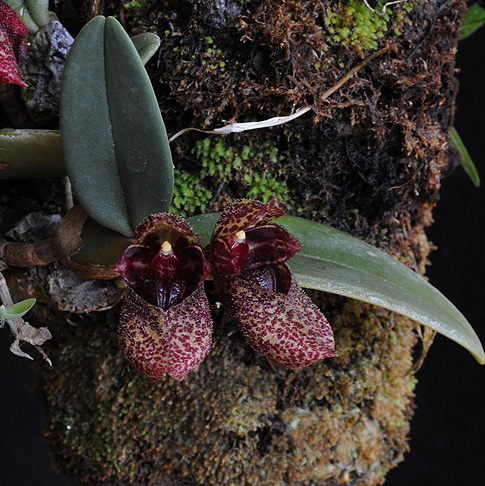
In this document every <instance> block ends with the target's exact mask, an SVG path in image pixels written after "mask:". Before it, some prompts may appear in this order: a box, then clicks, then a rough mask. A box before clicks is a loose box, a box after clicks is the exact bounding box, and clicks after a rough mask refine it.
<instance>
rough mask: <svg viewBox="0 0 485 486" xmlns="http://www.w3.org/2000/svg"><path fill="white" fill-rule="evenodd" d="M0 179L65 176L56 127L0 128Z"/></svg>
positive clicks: (59, 139)
mask: <svg viewBox="0 0 485 486" xmlns="http://www.w3.org/2000/svg"><path fill="white" fill-rule="evenodd" d="M0 162H2V163H4V164H6V166H5V167H3V168H1V169H0V179H22V178H29V179H31V178H34V177H59V176H63V175H66V168H65V166H64V157H63V155H62V148H61V135H60V133H59V132H58V131H55V130H29V129H18V130H14V129H11V128H5V129H3V130H0Z"/></svg>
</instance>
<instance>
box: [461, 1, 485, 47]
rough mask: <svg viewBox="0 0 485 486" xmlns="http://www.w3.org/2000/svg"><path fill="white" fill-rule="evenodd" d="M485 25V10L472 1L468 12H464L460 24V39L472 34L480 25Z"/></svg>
mask: <svg viewBox="0 0 485 486" xmlns="http://www.w3.org/2000/svg"><path fill="white" fill-rule="evenodd" d="M483 25H485V10H484V9H483V7H480V6H479V5H478V4H476V3H474V4H473V5H472V6H471V7H470V10H468V12H466V13H465V16H464V17H463V21H462V22H461V26H460V40H463V39H466V38H467V37H469V36H471V35H472V34H474V33H475V32H476V31H477V30H478V29H479V28H480V27H482V26H483Z"/></svg>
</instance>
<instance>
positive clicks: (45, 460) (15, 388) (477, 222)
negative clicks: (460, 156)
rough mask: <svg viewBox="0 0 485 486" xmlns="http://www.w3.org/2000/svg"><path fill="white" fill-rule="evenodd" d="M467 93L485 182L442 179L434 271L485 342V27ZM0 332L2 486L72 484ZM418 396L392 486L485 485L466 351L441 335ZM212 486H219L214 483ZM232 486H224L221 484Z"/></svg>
mask: <svg viewBox="0 0 485 486" xmlns="http://www.w3.org/2000/svg"><path fill="white" fill-rule="evenodd" d="M458 66H459V67H460V68H461V72H460V74H459V79H460V93H459V96H458V103H457V104H458V111H457V114H456V123H455V126H456V128H457V130H458V132H459V133H460V135H461V137H462V139H463V141H464V143H465V145H466V146H467V148H468V150H469V152H470V154H471V156H472V159H473V160H474V162H475V164H476V166H477V168H478V171H479V172H480V174H481V176H482V180H483V185H482V187H480V188H478V189H476V188H475V187H474V186H473V185H472V183H471V182H470V180H469V179H468V177H467V176H466V175H465V174H464V172H463V171H462V170H461V169H457V170H456V171H455V172H454V173H453V174H452V175H450V176H449V177H447V178H446V179H445V180H444V181H443V187H442V192H441V201H440V202H439V204H438V206H437V208H436V210H435V211H434V218H435V224H434V225H433V226H432V227H431V228H429V229H428V235H429V237H430V239H431V241H432V242H433V243H434V244H436V245H437V246H438V250H436V251H434V252H433V253H432V255H431V262H432V265H431V266H430V267H429V269H428V272H427V274H428V276H429V278H430V281H431V283H432V284H433V285H434V286H436V287H437V288H438V289H440V290H441V291H442V292H443V293H444V294H445V295H446V296H447V297H448V298H449V299H450V300H451V301H452V302H453V303H454V304H455V305H456V306H457V307H458V308H459V309H460V310H461V311H462V312H463V314H464V315H465V316H466V317H467V318H468V320H469V321H470V322H471V323H472V325H473V326H474V328H475V330H476V331H477V333H478V335H479V336H480V338H481V340H482V342H484V343H485V324H484V322H483V312H484V309H485V306H484V293H485V292H484V291H485V252H484V251H483V250H484V249H485V231H484V228H485V224H484V223H485V215H484V210H483V209H484V204H485V28H482V29H481V30H479V31H478V32H477V33H476V34H474V35H473V36H471V37H470V38H468V39H466V40H464V41H462V42H461V43H460V46H459V51H458ZM9 344H10V340H9V335H8V332H7V330H6V329H3V330H2V331H1V332H0V413H1V417H0V484H2V485H3V486H23V485H28V486H31V485H37V486H62V485H64V486H66V485H72V484H73V483H69V482H67V481H66V480H65V479H63V478H62V477H61V476H60V475H58V474H56V473H55V472H54V471H53V470H52V469H51V466H50V462H49V456H48V451H47V446H46V445H45V444H44V442H43V439H42V435H43V432H44V427H45V423H44V420H43V417H42V413H41V409H40V406H39V404H38V403H37V402H36V400H35V398H34V396H33V391H32V382H33V378H32V372H31V370H30V366H29V362H28V361H27V360H25V359H22V358H18V357H16V356H14V355H12V354H11V353H10V352H9V351H8V347H9ZM417 377H418V381H419V382H418V385H417V389H416V394H417V398H416V405H417V410H416V413H415V417H414V419H413V422H412V425H411V441H410V447H411V452H410V453H408V454H407V455H406V458H405V461H404V463H402V464H401V465H399V466H398V467H397V468H396V469H394V470H392V471H391V472H390V473H389V475H388V479H387V482H386V485H387V486H409V485H410V484H414V485H416V486H434V485H440V486H448V485H449V486H456V485H478V484H483V481H484V478H485V406H484V399H485V368H484V367H482V366H480V365H478V364H477V363H476V362H475V360H474V359H473V358H472V357H471V356H470V355H469V354H468V352H467V351H465V350H464V349H463V348H461V347H460V346H458V345H456V344H455V343H453V342H451V341H449V340H447V339H446V338H443V337H441V336H440V335H438V336H437V337H436V339H435V342H434V344H433V346H432V347H431V350H430V352H429V355H428V358H427V359H426V361H425V363H424V366H423V367H422V369H421V370H420V371H419V373H418V375H417ZM207 486H212V485H207ZM221 486H224V485H221Z"/></svg>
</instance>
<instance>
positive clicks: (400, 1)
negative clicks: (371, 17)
mask: <svg viewBox="0 0 485 486" xmlns="http://www.w3.org/2000/svg"><path fill="white" fill-rule="evenodd" d="M403 2H407V0H395V1H394V2H387V3H386V4H384V6H383V7H382V12H378V11H377V10H375V9H373V8H372V7H371V6H370V5H369V2H368V1H367V0H364V3H365V6H366V7H367V8H368V9H369V10H370V11H371V12H374V13H375V14H376V15H379V17H384V15H386V8H387V7H389V5H394V4H396V3H403Z"/></svg>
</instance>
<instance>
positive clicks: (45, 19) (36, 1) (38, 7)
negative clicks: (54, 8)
mask: <svg viewBox="0 0 485 486" xmlns="http://www.w3.org/2000/svg"><path fill="white" fill-rule="evenodd" d="M25 6H26V7H27V9H28V10H29V12H30V16H31V17H32V19H33V20H34V22H35V23H36V24H37V25H38V26H39V27H42V26H44V25H47V24H48V23H49V21H50V19H49V0H25Z"/></svg>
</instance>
